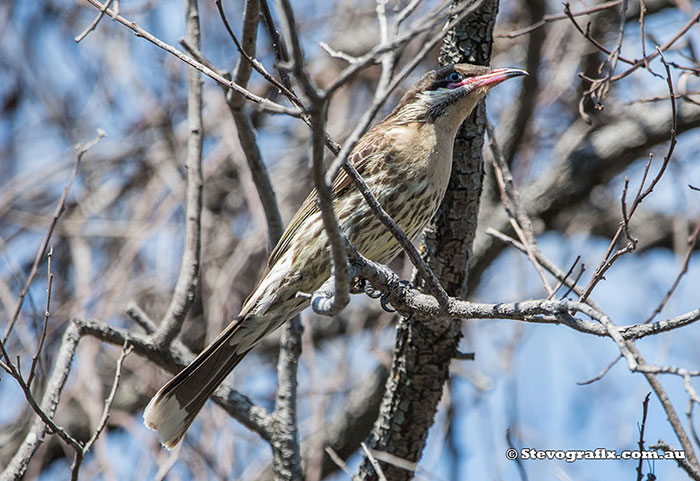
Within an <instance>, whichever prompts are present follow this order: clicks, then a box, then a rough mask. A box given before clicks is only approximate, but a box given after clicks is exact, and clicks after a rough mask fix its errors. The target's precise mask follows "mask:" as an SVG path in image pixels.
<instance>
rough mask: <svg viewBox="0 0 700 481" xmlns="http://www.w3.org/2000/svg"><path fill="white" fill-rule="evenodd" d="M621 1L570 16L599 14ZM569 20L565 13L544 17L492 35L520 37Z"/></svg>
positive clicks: (604, 4)
mask: <svg viewBox="0 0 700 481" xmlns="http://www.w3.org/2000/svg"><path fill="white" fill-rule="evenodd" d="M622 2H623V0H612V1H610V2H603V3H601V4H599V5H596V6H595V7H591V8H588V9H586V10H581V11H580V12H572V13H571V15H572V16H574V17H580V16H582V15H590V14H592V13H597V12H601V11H603V10H607V9H609V8H612V7H616V6H618V5H619V4H621V3H622ZM567 18H569V16H568V15H567V14H565V13H563V14H550V15H545V16H544V17H542V20H539V21H537V22H535V23H533V24H532V25H528V26H527V27H523V28H520V29H518V30H513V31H512V32H507V33H496V34H494V37H496V38H515V37H519V36H521V35H525V34H528V33H530V32H532V31H533V30H537V29H538V28H542V27H544V26H545V25H546V24H548V23H550V22H557V21H559V20H566V19H567Z"/></svg>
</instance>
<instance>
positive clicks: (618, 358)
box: [576, 354, 622, 386]
mask: <svg viewBox="0 0 700 481" xmlns="http://www.w3.org/2000/svg"><path fill="white" fill-rule="evenodd" d="M620 359H622V354H620V355H618V356H617V357H616V358H615V359H613V360H612V362H611V363H610V364H608V365H607V366H605V368H604V369H603V370H602V371H600V372H599V373H598V374H596V375H595V376H594V377H592V378H590V379H588V380H586V381H576V384H578V385H579V386H585V385H587V384H593V383H594V382H597V381H600V380H601V379H603V376H605V375H606V374H607V373H608V372H609V371H610V369H612V368H613V366H614V365H615V364H617V361H619V360H620Z"/></svg>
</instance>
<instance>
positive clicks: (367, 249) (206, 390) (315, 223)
mask: <svg viewBox="0 0 700 481" xmlns="http://www.w3.org/2000/svg"><path fill="white" fill-rule="evenodd" d="M523 74H524V72H522V71H520V70H515V69H496V70H493V71H490V70H489V68H488V67H481V66H474V65H466V64H461V65H455V66H446V67H442V68H440V69H438V70H435V71H432V72H429V73H427V74H426V75H424V76H423V77H422V78H421V79H420V80H419V81H418V82H417V83H416V84H415V85H414V86H413V88H411V89H410V90H409V91H408V92H407V93H406V94H405V95H404V96H403V97H402V99H401V101H400V102H399V104H398V105H397V107H396V108H395V109H394V111H393V112H392V113H391V114H390V115H389V116H388V117H387V118H385V119H384V120H383V121H381V122H380V123H378V124H377V125H376V126H375V127H374V128H372V129H371V130H370V131H369V132H367V133H366V134H365V135H364V136H363V137H362V138H361V139H360V141H359V142H358V144H357V146H356V147H355V149H354V150H353V153H352V155H351V157H350V161H351V162H352V163H353V164H354V165H355V167H356V168H357V170H358V172H359V173H360V174H361V175H362V176H363V177H364V179H365V181H366V182H367V184H368V185H369V187H370V189H371V190H372V192H373V193H374V195H375V196H376V197H377V200H379V202H380V203H381V205H382V206H383V207H384V209H385V210H386V211H387V212H388V213H389V215H391V217H392V218H393V219H394V220H395V221H396V222H397V223H398V225H399V226H400V227H401V229H402V230H403V231H404V232H405V233H406V235H407V236H409V237H410V238H413V237H415V236H416V235H418V234H419V233H420V232H421V231H422V230H423V229H424V228H425V226H426V225H427V224H428V222H429V221H430V219H431V218H432V216H433V215H434V214H435V211H436V210H437V208H438V206H439V205H440V202H441V201H442V198H443V196H444V194H445V190H446V189H447V184H448V181H449V178H450V172H451V165H452V145H453V143H454V138H455V135H456V132H457V129H458V128H459V126H460V125H461V123H462V122H463V121H464V119H465V118H466V117H467V115H469V113H470V112H471V110H472V108H473V107H474V106H475V105H476V103H477V102H478V101H479V99H481V98H482V97H483V96H484V95H485V94H486V92H487V91H488V90H489V89H490V88H491V87H493V86H494V85H496V84H498V83H500V82H501V81H503V80H505V79H507V78H510V77H514V76H517V75H523ZM332 190H333V206H334V209H335V214H336V216H337V218H338V222H339V225H340V227H341V229H342V231H343V232H344V233H345V234H346V235H347V236H348V238H349V239H350V242H351V243H352V244H353V245H354V246H356V247H357V249H358V250H359V251H360V252H361V253H362V254H363V255H364V256H365V257H367V258H369V259H372V260H374V261H377V262H380V263H387V262H389V261H390V260H391V259H393V258H394V257H395V256H396V255H397V254H398V253H399V251H400V246H399V244H398V242H397V241H396V240H395V239H394V238H393V236H392V235H391V234H390V233H389V232H388V231H387V230H386V229H385V228H384V226H383V225H382V224H381V222H380V221H379V220H378V219H377V218H376V217H375V216H374V215H373V214H372V213H371V211H370V210H369V207H368V206H367V204H366V202H365V201H364V199H363V197H362V195H361V194H360V193H359V191H358V190H357V189H356V188H355V186H354V184H352V182H351V181H350V179H349V177H348V176H347V175H346V174H345V173H344V172H341V173H340V174H339V175H338V177H337V178H336V180H335V182H334V183H333V186H332ZM315 197H316V196H315V192H311V194H310V195H309V196H308V197H307V199H306V200H305V201H304V203H303V204H302V206H301V207H300V209H299V211H298V212H297V213H296V215H295V216H294V218H293V219H292V221H291V222H290V224H289V226H288V227H287V230H286V231H285V233H284V235H283V236H282V238H281V239H280V241H279V243H278V244H277V246H276V247H275V249H274V250H273V251H272V253H271V255H270V258H269V260H268V265H267V269H266V270H265V272H264V273H263V275H262V277H261V279H260V281H259V283H258V285H257V287H256V288H255V289H254V290H253V292H252V294H251V295H250V296H249V297H248V299H247V300H246V302H245V303H244V305H243V308H242V310H241V313H240V314H239V316H238V317H237V318H236V319H235V320H234V321H233V322H231V324H229V326H228V327H227V328H226V329H225V330H224V331H223V332H222V333H221V334H220V335H219V336H218V337H217V338H216V339H215V340H214V341H213V342H212V343H211V344H210V345H209V346H208V347H207V348H206V349H205V350H204V351H203V352H202V353H201V354H200V355H199V356H198V357H197V358H196V359H195V360H194V361H193V362H192V363H191V364H190V365H189V366H188V367H187V368H185V369H184V370H183V371H181V372H180V373H179V374H178V375H177V376H175V377H174V378H173V379H172V380H171V381H170V382H168V383H167V384H166V385H165V386H164V387H163V388H162V389H161V390H160V391H159V392H158V393H157V394H156V396H155V397H154V398H153V399H152V400H151V402H150V403H149V405H148V407H147V408H146V411H145V413H144V421H145V423H146V425H147V426H149V427H151V428H153V429H157V430H158V431H159V436H160V440H161V442H162V443H163V444H164V445H165V446H166V447H172V446H174V445H175V444H177V442H178V441H179V440H180V439H181V438H182V436H183V435H184V433H185V431H186V430H187V428H188V427H189V425H190V424H191V423H192V421H193V420H194V418H195V416H196V415H197V413H198V412H199V410H200V409H201V408H202V406H203V405H204V403H205V402H206V400H207V399H208V398H209V396H210V394H211V393H212V392H213V391H214V389H216V387H217V386H218V385H219V384H220V383H221V382H222V381H223V380H224V378H225V377H226V376H227V375H228V373H229V372H230V371H231V370H232V369H233V368H234V367H235V366H236V364H238V362H240V360H241V359H242V358H243V357H244V356H245V355H246V354H247V353H248V352H249V351H250V349H252V348H253V346H255V344H257V342H259V341H260V340H261V339H262V338H263V337H265V336H266V335H267V334H269V333H270V332H272V331H274V330H275V329H277V328H278V327H279V326H281V325H282V324H283V323H284V322H286V321H287V320H288V319H290V318H291V317H293V316H295V315H296V314H298V313H299V312H300V311H301V310H302V309H304V308H305V307H307V305H308V301H307V300H305V299H301V298H298V297H296V294H297V292H307V293H310V292H313V291H315V290H316V289H318V288H319V287H320V286H321V284H323V282H324V281H325V280H326V279H327V278H328V277H329V275H330V271H331V264H330V253H329V246H328V240H327V237H326V235H325V232H324V229H323V222H322V221H321V217H320V213H319V210H318V206H317V204H316V201H315Z"/></svg>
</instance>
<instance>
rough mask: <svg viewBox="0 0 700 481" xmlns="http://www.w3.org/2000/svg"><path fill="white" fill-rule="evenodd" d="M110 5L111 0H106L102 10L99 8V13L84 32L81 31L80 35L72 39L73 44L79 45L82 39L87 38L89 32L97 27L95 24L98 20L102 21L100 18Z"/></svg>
mask: <svg viewBox="0 0 700 481" xmlns="http://www.w3.org/2000/svg"><path fill="white" fill-rule="evenodd" d="M110 5H112V0H107V1H106V2H105V4H104V6H103V7H102V8H100V13H98V14H97V17H95V19H94V20H93V21H92V22H91V23H90V25H88V26H87V28H85V30H83V31H82V33H81V34H80V35H78V36H77V37H75V38H74V40H75V43H80V41H81V40H82V39H84V38H85V37H87V36H88V34H89V33H90V32H92V31H93V30H95V28H96V27H97V24H98V23H100V20H102V17H103V16H104V14H105V12H106V11H107V9H108V8H109V7H110Z"/></svg>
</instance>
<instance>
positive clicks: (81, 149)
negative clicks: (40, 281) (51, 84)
mask: <svg viewBox="0 0 700 481" xmlns="http://www.w3.org/2000/svg"><path fill="white" fill-rule="evenodd" d="M105 135H106V134H105V132H104V130H102V129H97V137H96V138H94V139H93V140H91V141H90V142H88V143H87V144H85V145H84V146H80V145H79V146H78V154H77V155H76V158H75V164H74V165H73V171H72V172H71V175H70V177H69V179H68V183H67V184H66V186H65V188H64V189H63V194H61V198H60V199H59V200H58V204H57V205H56V210H54V213H53V217H52V218H51V222H50V223H49V228H48V230H47V231H46V234H45V235H44V239H43V240H42V241H41V246H40V247H39V250H38V251H37V253H36V257H35V258H34V263H33V264H32V269H31V271H29V276H28V277H27V280H26V282H25V283H24V287H22V290H21V291H20V292H19V295H18V296H17V304H16V305H15V310H14V312H13V314H12V316H11V317H10V322H8V324H7V328H5V334H4V335H3V337H2V343H3V344H4V343H6V342H7V338H8V337H9V336H10V333H11V332H12V328H13V327H14V325H15V322H16V321H17V318H18V317H19V313H20V311H21V310H22V304H23V303H24V297H25V296H26V295H27V292H29V287H30V286H31V285H32V282H33V281H34V278H35V277H36V274H37V272H38V270H39V263H40V262H41V259H42V258H43V257H44V254H45V253H46V249H47V248H48V246H49V241H50V240H51V235H52V234H53V231H54V229H55V228H56V224H57V223H58V219H59V218H60V217H61V214H63V211H64V209H65V205H66V199H67V198H68V192H69V191H70V188H71V186H72V185H73V181H74V180H75V178H76V176H77V175H78V168H79V167H80V161H81V160H82V159H83V156H84V155H85V154H86V153H87V151H88V150H90V148H91V147H93V146H94V145H95V144H97V143H98V142H99V141H100V140H102V138H103V137H104V136H105Z"/></svg>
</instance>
